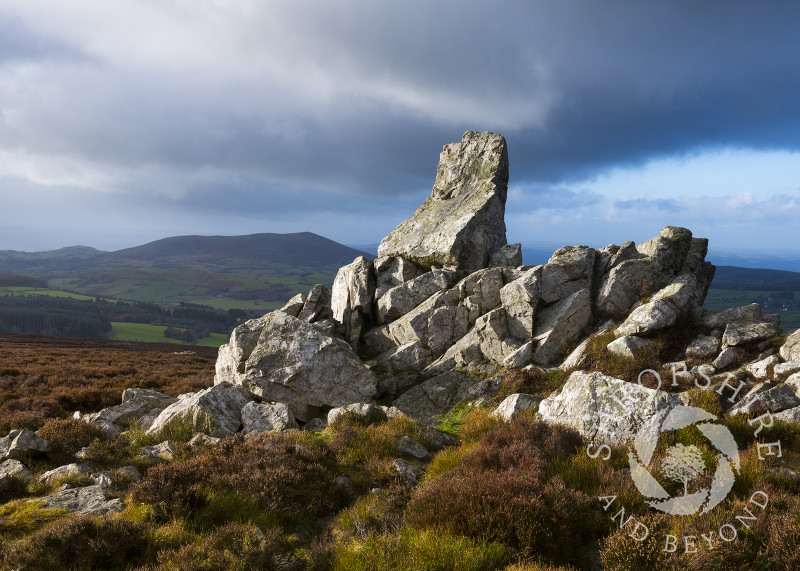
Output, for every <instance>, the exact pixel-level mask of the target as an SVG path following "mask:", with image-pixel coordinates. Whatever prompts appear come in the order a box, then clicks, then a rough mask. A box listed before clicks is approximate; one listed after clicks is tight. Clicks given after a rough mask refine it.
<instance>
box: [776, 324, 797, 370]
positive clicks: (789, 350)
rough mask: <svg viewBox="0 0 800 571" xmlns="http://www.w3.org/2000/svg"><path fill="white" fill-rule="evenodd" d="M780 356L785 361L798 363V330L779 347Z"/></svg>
mask: <svg viewBox="0 0 800 571" xmlns="http://www.w3.org/2000/svg"><path fill="white" fill-rule="evenodd" d="M780 355H781V357H783V359H784V360H785V361H798V362H800V329H795V330H794V331H793V332H792V333H791V334H789V336H788V337H787V338H786V341H785V342H784V343H783V345H781V348H780Z"/></svg>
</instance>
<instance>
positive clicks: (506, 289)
mask: <svg viewBox="0 0 800 571" xmlns="http://www.w3.org/2000/svg"><path fill="white" fill-rule="evenodd" d="M541 275H542V266H536V267H535V268H531V269H530V270H528V271H527V272H525V273H524V274H523V275H522V276H521V277H519V278H517V279H516V280H514V281H512V282H510V283H507V284H506V285H504V286H503V287H502V288H501V289H500V301H501V302H502V304H503V309H505V310H506V316H507V320H508V332H509V333H510V334H511V336H512V337H514V338H516V339H520V340H523V341H526V340H528V339H531V337H533V323H534V318H535V317H536V307H537V304H538V303H539V287H540V281H541Z"/></svg>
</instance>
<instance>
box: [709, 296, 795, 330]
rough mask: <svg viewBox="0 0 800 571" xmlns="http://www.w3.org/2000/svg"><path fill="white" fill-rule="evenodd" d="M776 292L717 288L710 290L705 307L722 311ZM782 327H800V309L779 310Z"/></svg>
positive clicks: (784, 328) (786, 328)
mask: <svg viewBox="0 0 800 571" xmlns="http://www.w3.org/2000/svg"><path fill="white" fill-rule="evenodd" d="M772 293H775V292H771V291H763V290H739V289H715V288H711V289H709V290H708V295H707V296H706V301H705V304H703V307H705V308H706V309H710V310H711V311H722V310H723V309H728V308H730V307H739V306H742V305H748V304H750V303H753V302H754V301H755V299H756V298H757V297H767V296H769V295H770V294H772ZM779 314H780V316H781V328H782V329H783V330H784V331H790V330H792V329H797V328H800V309H793V310H789V311H781V312H779Z"/></svg>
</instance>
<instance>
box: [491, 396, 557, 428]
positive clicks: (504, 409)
mask: <svg viewBox="0 0 800 571" xmlns="http://www.w3.org/2000/svg"><path fill="white" fill-rule="evenodd" d="M543 400H544V399H543V398H542V397H537V396H535V395H528V394H525V393H514V394H513V395H508V396H507V397H506V398H505V399H504V400H503V402H501V403H500V406H498V407H497V408H496V409H494V412H492V416H497V417H500V418H502V419H503V420H505V421H506V422H508V421H510V420H511V419H512V418H514V417H515V416H517V415H518V414H520V413H523V412H525V411H526V410H528V409H531V408H533V407H535V406H538V405H539V403H540V402H542V401H543Z"/></svg>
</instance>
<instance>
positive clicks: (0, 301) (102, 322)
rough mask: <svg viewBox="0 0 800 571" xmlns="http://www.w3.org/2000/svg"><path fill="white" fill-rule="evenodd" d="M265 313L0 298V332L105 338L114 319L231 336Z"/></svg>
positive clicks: (183, 335)
mask: <svg viewBox="0 0 800 571" xmlns="http://www.w3.org/2000/svg"><path fill="white" fill-rule="evenodd" d="M260 313H261V312H255V311H245V310H241V309H229V310H227V311H223V310H220V309H213V308H210V307H207V306H202V305H197V304H189V303H182V304H180V305H179V306H177V307H162V306H159V305H156V304H153V303H140V302H127V301H119V302H112V301H105V300H96V301H91V300H79V299H72V298H58V297H48V296H38V295H37V296H7V297H0V331H4V332H8V333H29V334H36V335H53V336H61V337H89V338H102V337H105V336H106V335H107V334H108V333H109V332H110V331H111V322H112V321H125V322H130V323H147V324H150V325H163V326H166V327H168V328H169V331H170V333H172V335H168V336H172V337H175V338H177V339H181V340H184V341H186V342H188V343H191V342H193V341H194V340H195V339H199V338H202V337H205V336H207V335H208V334H209V333H212V332H213V333H223V334H228V333H230V332H231V330H232V329H233V328H234V327H236V325H237V324H238V323H240V322H241V321H243V320H246V319H249V318H250V317H256V316H257V315H260Z"/></svg>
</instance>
